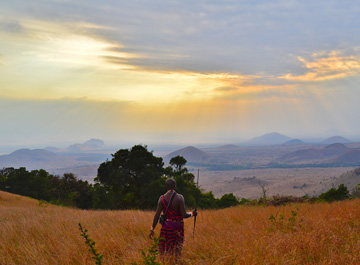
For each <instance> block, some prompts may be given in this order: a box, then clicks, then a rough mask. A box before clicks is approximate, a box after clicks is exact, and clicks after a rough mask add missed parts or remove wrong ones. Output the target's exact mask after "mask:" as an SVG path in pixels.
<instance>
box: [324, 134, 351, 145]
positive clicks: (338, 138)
mask: <svg viewBox="0 0 360 265" xmlns="http://www.w3.org/2000/svg"><path fill="white" fill-rule="evenodd" d="M322 143H323V144H336V143H341V144H347V143H351V141H350V140H348V139H346V138H344V137H342V136H333V137H330V138H328V139H326V140H324V141H323V142H322Z"/></svg>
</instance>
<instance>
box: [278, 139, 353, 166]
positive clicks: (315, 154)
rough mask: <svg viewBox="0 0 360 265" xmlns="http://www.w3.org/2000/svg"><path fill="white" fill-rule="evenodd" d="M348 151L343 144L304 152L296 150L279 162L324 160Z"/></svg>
mask: <svg viewBox="0 0 360 265" xmlns="http://www.w3.org/2000/svg"><path fill="white" fill-rule="evenodd" d="M349 150H350V149H349V148H348V147H346V146H345V145H343V144H339V143H337V144H331V145H328V146H326V147H324V148H319V149H317V148H310V149H305V150H297V151H294V152H291V153H288V154H285V155H283V156H282V157H281V162H288V163H295V162H304V161H306V162H309V161H311V160H324V159H329V158H335V157H337V156H340V155H342V154H344V153H346V152H347V151H349Z"/></svg>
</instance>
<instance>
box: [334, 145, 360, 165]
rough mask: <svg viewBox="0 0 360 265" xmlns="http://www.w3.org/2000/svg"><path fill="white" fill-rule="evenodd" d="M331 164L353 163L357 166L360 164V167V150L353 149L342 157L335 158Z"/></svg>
mask: <svg viewBox="0 0 360 265" xmlns="http://www.w3.org/2000/svg"><path fill="white" fill-rule="evenodd" d="M331 162H333V163H345V164H346V163H352V164H354V163H355V164H356V163H359V165H360V150H359V149H351V150H349V151H347V152H346V153H344V154H342V155H340V156H339V157H337V158H335V159H334V160H332V161H331Z"/></svg>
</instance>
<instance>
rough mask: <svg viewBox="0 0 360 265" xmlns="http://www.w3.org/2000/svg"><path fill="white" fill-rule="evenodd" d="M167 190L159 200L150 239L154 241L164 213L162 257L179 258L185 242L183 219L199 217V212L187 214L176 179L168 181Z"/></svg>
mask: <svg viewBox="0 0 360 265" xmlns="http://www.w3.org/2000/svg"><path fill="white" fill-rule="evenodd" d="M166 188H167V190H168V191H167V192H166V193H165V194H164V195H161V196H160V198H159V201H158V205H157V209H156V213H155V216H154V221H153V224H152V226H151V230H150V235H149V237H150V239H152V237H153V235H154V229H155V227H156V225H157V223H158V221H159V218H160V214H161V212H164V215H162V216H161V218H160V219H163V221H162V220H160V223H161V225H162V227H161V231H160V241H159V250H160V254H161V255H162V256H163V255H165V254H171V255H173V254H175V256H176V257H178V256H180V254H181V249H182V245H183V242H184V221H183V219H184V218H189V217H192V216H197V210H196V209H195V210H194V211H192V212H186V210H185V200H184V197H183V196H182V195H181V194H178V193H176V192H175V189H176V182H175V180H174V179H172V178H169V179H168V180H166Z"/></svg>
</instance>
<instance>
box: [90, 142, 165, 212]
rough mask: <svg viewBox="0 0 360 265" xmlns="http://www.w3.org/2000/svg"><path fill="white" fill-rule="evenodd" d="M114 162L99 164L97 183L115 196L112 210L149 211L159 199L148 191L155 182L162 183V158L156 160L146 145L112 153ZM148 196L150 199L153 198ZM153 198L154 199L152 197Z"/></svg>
mask: <svg viewBox="0 0 360 265" xmlns="http://www.w3.org/2000/svg"><path fill="white" fill-rule="evenodd" d="M112 157H113V158H112V160H110V161H109V160H108V161H106V162H104V163H102V164H101V165H100V167H99V168H98V174H97V177H96V178H95V182H96V183H98V184H100V186H99V185H98V188H99V189H100V188H105V189H106V191H107V193H110V194H112V198H113V199H112V204H113V207H111V208H138V207H140V208H149V207H150V206H151V205H152V204H153V200H154V198H155V201H156V200H157V198H158V197H157V198H156V196H160V194H153V193H150V194H149V192H148V190H149V189H150V187H154V182H158V183H161V182H159V181H161V178H162V177H163V173H164V169H163V166H164V163H163V160H162V158H159V157H155V156H154V155H153V153H152V152H150V151H148V150H147V146H143V145H135V146H133V147H132V148H131V149H120V150H119V151H117V152H116V153H115V154H112ZM148 196H151V197H150V198H149V197H148ZM152 197H154V198H152Z"/></svg>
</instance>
